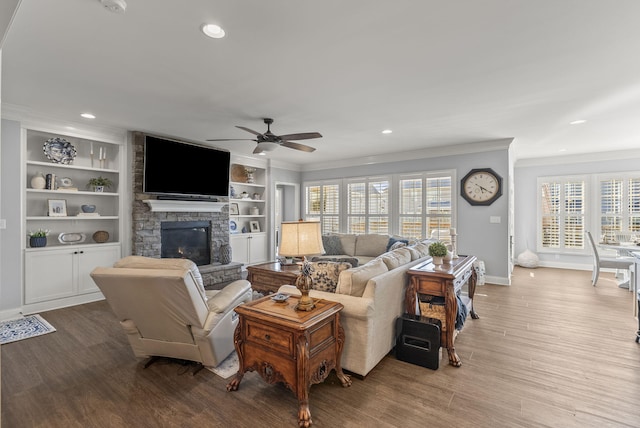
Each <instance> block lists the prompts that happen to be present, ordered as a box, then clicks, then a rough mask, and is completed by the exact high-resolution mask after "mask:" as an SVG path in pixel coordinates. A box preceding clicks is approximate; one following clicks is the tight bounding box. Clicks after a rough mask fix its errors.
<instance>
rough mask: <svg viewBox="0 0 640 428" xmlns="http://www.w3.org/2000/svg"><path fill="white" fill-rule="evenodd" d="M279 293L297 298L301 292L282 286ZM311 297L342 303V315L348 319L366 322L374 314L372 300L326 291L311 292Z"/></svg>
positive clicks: (290, 286) (293, 287) (289, 286)
mask: <svg viewBox="0 0 640 428" xmlns="http://www.w3.org/2000/svg"><path fill="white" fill-rule="evenodd" d="M278 292H279V293H287V294H291V295H296V296H299V295H300V290H298V289H297V288H296V287H295V286H293V285H282V286H281V287H280V288H279V289H278ZM309 295H310V296H311V297H312V298H314V299H324V300H329V301H331V302H338V303H342V306H344V309H343V310H342V313H343V314H344V316H347V317H351V318H357V319H363V320H364V319H367V318H371V317H372V316H373V314H374V302H373V299H371V298H366V297H356V296H349V295H347V294H337V293H329V292H326V291H318V290H311V291H310V292H309Z"/></svg>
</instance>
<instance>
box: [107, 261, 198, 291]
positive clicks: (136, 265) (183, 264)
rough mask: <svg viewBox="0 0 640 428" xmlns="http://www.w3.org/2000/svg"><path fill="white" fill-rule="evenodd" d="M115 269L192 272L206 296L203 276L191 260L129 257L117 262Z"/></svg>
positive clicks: (114, 265)
mask: <svg viewBox="0 0 640 428" xmlns="http://www.w3.org/2000/svg"><path fill="white" fill-rule="evenodd" d="M113 267H115V268H130V269H187V270H190V271H191V274H192V275H193V278H194V279H195V280H196V284H198V288H199V289H200V292H201V293H202V294H203V295H204V291H205V290H204V284H203V282H202V275H200V271H199V270H198V266H196V264H195V263H194V262H193V261H191V260H189V259H171V258H164V259H156V258H153V257H144V256H127V257H123V258H121V259H120V260H118V261H117V262H115V263H114V264H113Z"/></svg>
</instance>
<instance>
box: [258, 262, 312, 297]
mask: <svg viewBox="0 0 640 428" xmlns="http://www.w3.org/2000/svg"><path fill="white" fill-rule="evenodd" d="M299 274H300V265H297V264H295V265H284V266H283V265H280V263H278V262H269V263H260V264H257V265H250V266H247V280H248V281H249V282H250V283H251V288H253V289H254V290H256V291H259V292H260V293H264V294H269V293H277V292H278V289H279V288H280V286H281V285H293V284H295V283H296V278H297V277H298V275H299Z"/></svg>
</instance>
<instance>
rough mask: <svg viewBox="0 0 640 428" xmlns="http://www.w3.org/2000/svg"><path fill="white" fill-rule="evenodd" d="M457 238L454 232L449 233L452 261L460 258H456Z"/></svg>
mask: <svg viewBox="0 0 640 428" xmlns="http://www.w3.org/2000/svg"><path fill="white" fill-rule="evenodd" d="M457 237H458V234H457V233H456V232H452V233H451V258H452V259H458V258H460V256H458V248H457V242H456V241H457Z"/></svg>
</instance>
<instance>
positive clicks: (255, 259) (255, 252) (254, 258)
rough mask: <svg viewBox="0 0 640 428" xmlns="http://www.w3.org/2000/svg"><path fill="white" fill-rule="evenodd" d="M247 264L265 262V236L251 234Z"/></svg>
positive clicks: (264, 234)
mask: <svg viewBox="0 0 640 428" xmlns="http://www.w3.org/2000/svg"><path fill="white" fill-rule="evenodd" d="M249 242H250V244H249V262H250V263H262V262H266V261H267V234H266V233H263V234H252V236H251V239H250V240H249Z"/></svg>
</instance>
